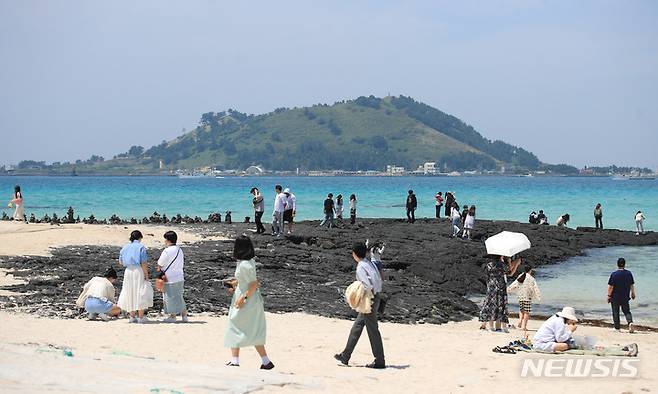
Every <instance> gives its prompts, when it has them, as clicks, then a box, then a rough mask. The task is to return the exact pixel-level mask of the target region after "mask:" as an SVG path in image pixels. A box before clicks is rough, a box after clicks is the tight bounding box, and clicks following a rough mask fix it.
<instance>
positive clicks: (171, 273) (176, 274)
mask: <svg viewBox="0 0 658 394" xmlns="http://www.w3.org/2000/svg"><path fill="white" fill-rule="evenodd" d="M177 241H178V235H177V234H176V233H175V232H174V231H167V232H166V233H165V234H164V243H165V249H164V250H163V251H162V254H161V255H160V258H159V259H158V264H157V267H156V268H157V270H158V271H160V272H163V273H164V275H165V277H166V278H167V280H166V281H165V285H164V293H162V300H163V303H164V311H165V313H167V314H168V315H169V317H167V318H166V319H164V322H165V323H175V322H176V315H179V314H180V315H181V319H182V321H183V323H187V307H186V305H185V300H184V299H183V285H184V283H185V277H184V275H183V267H184V266H185V255H184V254H183V250H182V249H181V248H180V247H179V246H178V245H176V242H177Z"/></svg>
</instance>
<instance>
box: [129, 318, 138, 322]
mask: <svg viewBox="0 0 658 394" xmlns="http://www.w3.org/2000/svg"><path fill="white" fill-rule="evenodd" d="M137 321H138V319H137V318H136V317H129V318H128V323H137Z"/></svg>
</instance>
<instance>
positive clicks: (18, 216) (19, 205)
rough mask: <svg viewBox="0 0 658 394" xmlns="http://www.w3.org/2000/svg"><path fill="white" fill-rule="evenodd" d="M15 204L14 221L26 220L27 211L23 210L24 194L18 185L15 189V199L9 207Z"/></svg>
mask: <svg viewBox="0 0 658 394" xmlns="http://www.w3.org/2000/svg"><path fill="white" fill-rule="evenodd" d="M11 204H14V205H15V206H16V209H15V210H14V216H13V219H14V220H20V221H23V220H25V209H24V208H23V192H21V187H20V186H19V185H16V186H15V187H14V198H12V199H11V200H9V205H11Z"/></svg>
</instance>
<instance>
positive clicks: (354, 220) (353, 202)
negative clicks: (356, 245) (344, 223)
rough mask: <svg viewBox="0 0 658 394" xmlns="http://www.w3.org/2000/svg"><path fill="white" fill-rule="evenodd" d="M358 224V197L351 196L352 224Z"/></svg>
mask: <svg viewBox="0 0 658 394" xmlns="http://www.w3.org/2000/svg"><path fill="white" fill-rule="evenodd" d="M354 223H356V195H355V194H352V195H351V196H350V224H354Z"/></svg>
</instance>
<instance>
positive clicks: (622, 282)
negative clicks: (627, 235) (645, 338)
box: [608, 257, 635, 333]
mask: <svg viewBox="0 0 658 394" xmlns="http://www.w3.org/2000/svg"><path fill="white" fill-rule="evenodd" d="M630 299H633V300H634V299H635V280H634V279H633V274H632V273H631V271H628V270H627V269H626V260H625V259H624V258H623V257H620V258H619V259H618V260H617V271H615V272H613V273H612V274H610V279H608V304H610V305H611V306H612V321H613V323H614V325H615V330H617V331H619V329H620V322H619V308H621V311H622V312H623V313H624V317H626V323H628V332H631V333H632V332H633V331H634V329H633V315H632V314H631V307H630V306H629V303H628V302H629V300H630Z"/></svg>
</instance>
